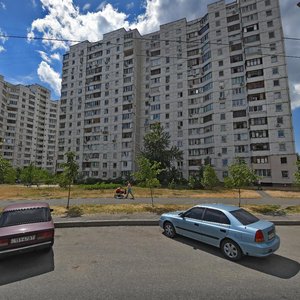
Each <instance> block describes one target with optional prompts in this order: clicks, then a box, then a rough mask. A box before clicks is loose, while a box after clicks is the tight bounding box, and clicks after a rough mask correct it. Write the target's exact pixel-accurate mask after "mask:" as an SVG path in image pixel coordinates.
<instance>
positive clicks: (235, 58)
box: [230, 54, 243, 63]
mask: <svg viewBox="0 0 300 300" xmlns="http://www.w3.org/2000/svg"><path fill="white" fill-rule="evenodd" d="M242 60H243V54H237V55H233V56H230V62H231V63H236V62H239V61H242Z"/></svg>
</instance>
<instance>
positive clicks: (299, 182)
mask: <svg viewBox="0 0 300 300" xmlns="http://www.w3.org/2000/svg"><path fill="white" fill-rule="evenodd" d="M296 165H297V171H296V172H295V174H294V176H295V182H296V184H297V185H300V158H299V155H297V161H296Z"/></svg>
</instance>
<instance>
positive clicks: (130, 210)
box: [51, 204, 300, 216]
mask: <svg viewBox="0 0 300 300" xmlns="http://www.w3.org/2000/svg"><path fill="white" fill-rule="evenodd" d="M76 207H79V208H80V209H81V210H82V212H83V214H84V215H91V214H134V213H147V212H148V213H154V214H157V215H161V214H163V213H165V212H169V211H177V210H187V209H188V208H190V207H191V205H189V204H182V205H177V204H155V205H154V206H153V207H152V206H151V205H150V204H117V205H110V204H94V205H89V204H82V205H78V206H76ZM242 207H243V208H245V209H246V210H248V211H250V212H252V213H254V214H255V213H257V214H270V213H275V212H277V211H283V213H284V214H296V213H300V205H296V206H289V207H286V208H283V209H282V208H281V206H280V205H242ZM51 208H53V214H54V215H57V216H62V215H65V214H66V213H67V210H66V208H65V207H64V206H51Z"/></svg>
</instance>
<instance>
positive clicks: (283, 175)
mask: <svg viewBox="0 0 300 300" xmlns="http://www.w3.org/2000/svg"><path fill="white" fill-rule="evenodd" d="M281 177H282V178H289V171H281Z"/></svg>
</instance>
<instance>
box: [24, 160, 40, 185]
mask: <svg viewBox="0 0 300 300" xmlns="http://www.w3.org/2000/svg"><path fill="white" fill-rule="evenodd" d="M40 174H41V171H40V169H39V168H37V167H36V166H35V165H34V163H32V162H31V163H30V164H29V166H26V167H24V168H23V169H22V170H21V174H20V179H21V181H22V182H23V183H24V184H26V185H27V186H31V185H33V184H37V185H39V183H40V179H41V178H40Z"/></svg>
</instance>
